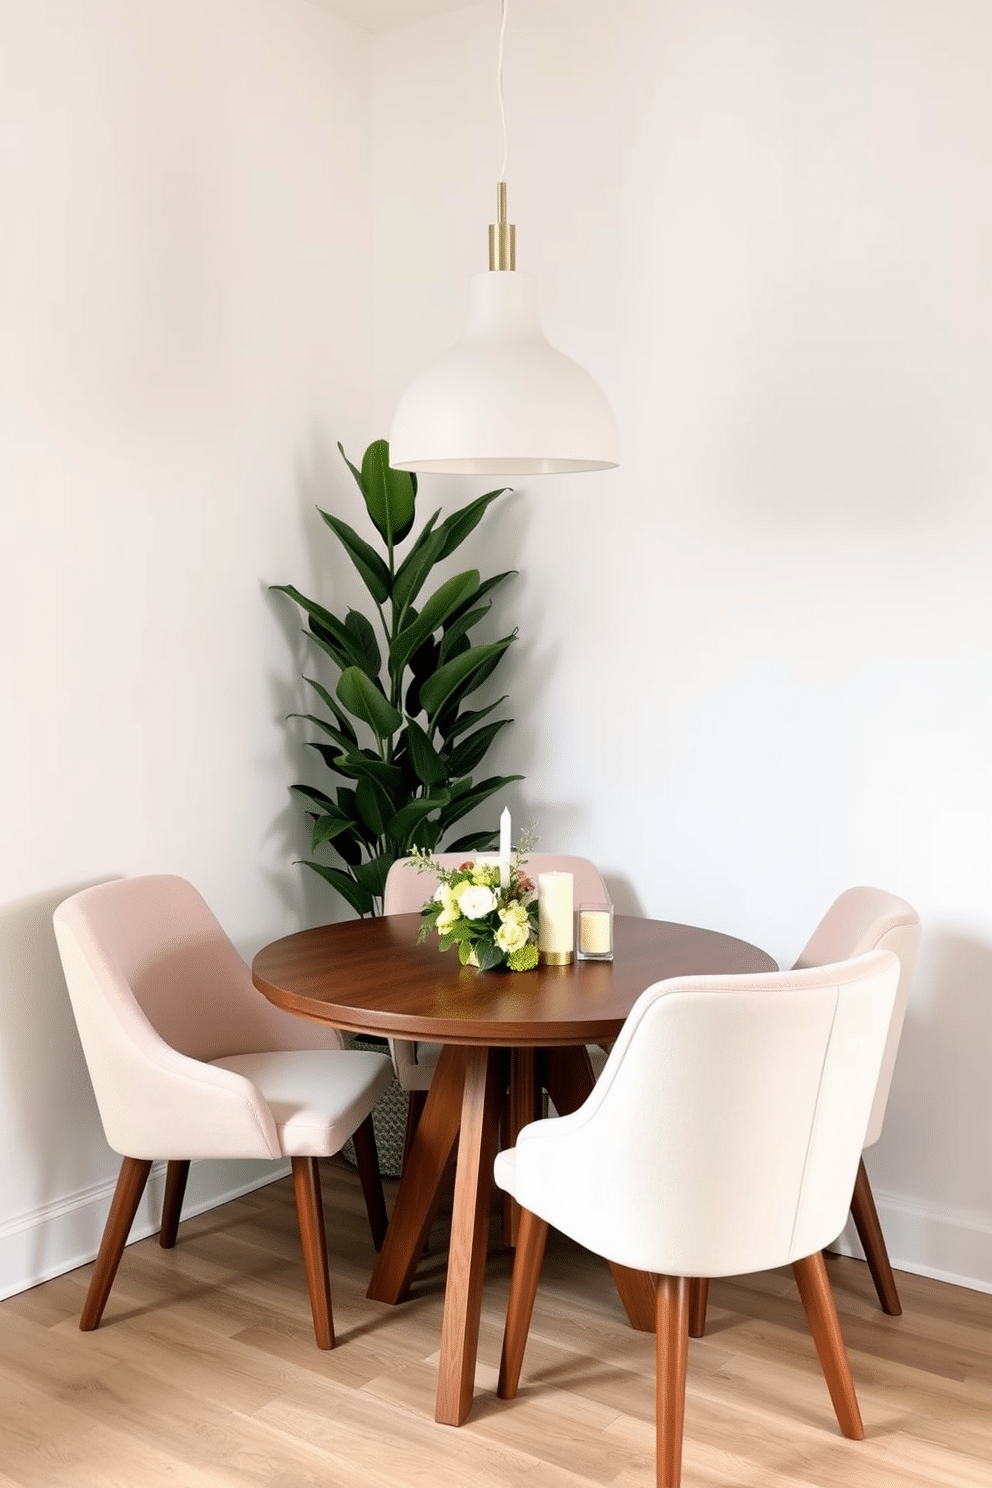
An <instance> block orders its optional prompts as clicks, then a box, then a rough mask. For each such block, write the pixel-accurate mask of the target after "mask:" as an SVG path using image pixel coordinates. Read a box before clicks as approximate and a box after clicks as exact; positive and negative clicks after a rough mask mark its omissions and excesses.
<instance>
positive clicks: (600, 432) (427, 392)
mask: <svg viewBox="0 0 992 1488" xmlns="http://www.w3.org/2000/svg"><path fill="white" fill-rule="evenodd" d="M505 32H506V0H501V20H500V33H499V60H498V64H497V89H498V96H499V112H500V123H501V126H502V132H503V168H502V170H501V172H500V179H499V182H498V184H497V187H496V222H495V224H491V225H490V228H489V271H488V273H481V274H474V275H473V276H472V279H471V282H470V286H469V309H468V321H467V324H466V326H465V330H464V332H463V333H462V337H461V339H460V340H459V341H457V342H456V343H455V345H454V346H453V347H452V348H451V350H450V351H447V352H445V353H444V354H443V355H441V356H439V357H438V358H437V359H436V360H435V361H433V362H431V363H430V364H429V365H428V366H427V367H425V368H424V370H423V371H422V372H421V373H420V374H419V375H418V376H417V377H415V378H414V380H413V382H411V383H410V385H409V387H408V388H407V389H406V391H405V392H404V393H403V395H402V397H401V398H400V400H399V403H398V404H397V407H396V412H395V414H394V416H393V423H392V427H391V429H390V431H389V463H390V465H392V466H393V468H394V469H396V470H418V471H427V472H434V473H442V474H447V473H451V474H459V475H523V474H551V473H553V472H567V471H577V470H608V469H611V468H612V467H613V466H615V465H617V464H619V461H620V453H619V440H618V437H617V426H616V421H615V419H614V417H613V413H612V411H611V409H610V405H609V404H608V403H607V401H606V398H605V396H604V394H603V392H602V390H601V389H600V388H599V386H598V384H597V383H596V382H595V381H594V380H593V378H592V377H591V376H590V375H589V373H588V372H586V371H585V370H584V368H582V367H580V366H579V364H578V362H574V361H573V360H572V358H571V357H567V356H565V355H564V354H563V353H562V352H560V351H557V350H556V349H555V347H553V346H552V345H551V343H550V342H549V341H548V340H547V338H546V337H545V335H544V333H543V331H542V330H541V323H540V317H539V314H538V307H537V281H536V279H535V278H534V276H533V275H532V274H525V273H520V272H519V271H518V270H517V266H516V229H515V227H514V225H513V224H512V223H510V222H508V221H507V218H506V179H505V178H506V116H505V110H504V102H503V39H504V35H505Z"/></svg>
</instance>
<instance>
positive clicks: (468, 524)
mask: <svg viewBox="0 0 992 1488" xmlns="http://www.w3.org/2000/svg"><path fill="white" fill-rule="evenodd" d="M510 489H511V488H510V487H509V486H501V487H500V488H499V490H498V491H488V492H487V493H486V495H485V496H479V497H478V498H477V499H476V500H475V501H470V502H469V504H468V506H463V507H462V508H461V510H460V511H456V512H452V514H451V516H450V517H445V519H444V521H443V522H442V523H441V526H440V528H439V529H438V530H439V531H440V532H443V533H444V547H443V548H442V550H441V557H442V558H447V557H448V555H449V554H450V553H453V552H454V551H455V549H456V548H457V547H459V546H460V545H461V544H462V543H463V542H464V541H465V539H466V538H467V537H468V535H469V533H470V532H474V530H475V528H476V527H478V525H479V523H480V521H481V520H482V518H483V516H484V515H485V512H486V508H487V507H488V506H489V505H490V503H491V502H493V501H495V500H496V497H497V496H502V495H503V493H504V492H505V491H509V490H510Z"/></svg>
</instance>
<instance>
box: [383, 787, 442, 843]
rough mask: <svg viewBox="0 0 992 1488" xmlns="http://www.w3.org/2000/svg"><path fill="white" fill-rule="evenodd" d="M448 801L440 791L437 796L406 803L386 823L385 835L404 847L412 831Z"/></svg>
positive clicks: (423, 797)
mask: <svg viewBox="0 0 992 1488" xmlns="http://www.w3.org/2000/svg"><path fill="white" fill-rule="evenodd" d="M449 799H450V797H449V795H448V792H447V791H441V792H440V793H439V794H438V795H437V796H419V797H418V798H417V800H416V801H408V802H407V803H406V805H405V806H401V807H400V809H399V811H397V813H396V815H395V816H394V817H392V818H391V820H390V821H388V822H387V823H386V835H387V836H388V837H391V838H392V839H393V841H394V842H398V843H400V845H401V846H403V847H405V846H406V845H407V839H408V837H409V834H410V833H411V832H412V831H413V829H414V828H415V827H417V826H419V825H420V823H421V822H422V821H423V820H424V819H425V818H426V817H428V816H431V815H432V814H433V813H434V812H435V811H439V810H440V809H441V807H442V806H446V805H447V804H448V801H449Z"/></svg>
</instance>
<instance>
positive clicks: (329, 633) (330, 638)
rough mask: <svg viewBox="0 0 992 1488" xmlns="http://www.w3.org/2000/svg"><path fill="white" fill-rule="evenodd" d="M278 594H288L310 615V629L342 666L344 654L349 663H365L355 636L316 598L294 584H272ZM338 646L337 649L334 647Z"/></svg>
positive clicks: (358, 664) (353, 664)
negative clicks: (308, 597)
mask: <svg viewBox="0 0 992 1488" xmlns="http://www.w3.org/2000/svg"><path fill="white" fill-rule="evenodd" d="M271 587H272V588H273V589H274V590H275V592H276V593H277V594H288V595H289V597H290V599H292V600H294V601H295V603H296V604H298V605H299V606H300V609H301V610H304V611H305V612H306V614H307V615H308V616H309V617H310V629H311V631H312V632H313V634H314V635H315V636H316V638H317V640H318V641H321V642H324V643H325V644H324V650H325V651H327V653H328V655H330V656H332V657H333V658H334V660H335V661H337V662H338V665H339V666H340V665H341V664H342V663H341V657H342V656H343V657H344V658H345V660H346V662H347V663H350V664H351V665H352V666H359V667H360V666H361V665H362V663H363V659H364V658H363V656H362V649H361V647H360V646H359V644H358V643H357V641H356V639H355V636H354V635H353V634H352V632H351V631H350V630H349V629H348V627H347V625H344V624H342V622H341V621H340V620H339V619H338V617H337V616H336V615H332V614H331V612H330V610H328V609H325V608H324V606H323V605H321V604H317V602H316V600H313V599H307V597H306V595H305V594H301V593H300V591H299V590H298V589H297V588H296V587H295V586H294V585H293V584H273V585H272V586H271ZM335 647H336V648H337V651H335V649H334V648H335Z"/></svg>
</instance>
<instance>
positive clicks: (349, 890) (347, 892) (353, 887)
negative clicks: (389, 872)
mask: <svg viewBox="0 0 992 1488" xmlns="http://www.w3.org/2000/svg"><path fill="white" fill-rule="evenodd" d="M302 861H303V862H304V863H305V864H306V866H307V867H308V868H312V869H313V871H314V873H319V874H320V876H321V878H322V879H324V880H325V881H326V882H327V883H329V884H330V885H331V887H332V888H333V889H337V891H338V893H339V894H340V895H341V897H342V898H343V899H347V901H348V903H349V904H350V905H351V907H352V909H353V910H355V911H356V913H357V914H360V915H362V916H363V917H364V916H365V915H367V914H371V913H372V909H373V903H372V894H371V893H370V892H369V890H368V889H367V888H366V887H365V885H364V884H360V883H356V882H355V880H354V879H353V878H352V877H350V875H349V874H347V873H342V871H341V869H340V868H328V866H327V864H326V863H313V862H311V861H310V859H309V858H304V859H303V860H302ZM356 871H357V868H356Z"/></svg>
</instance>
